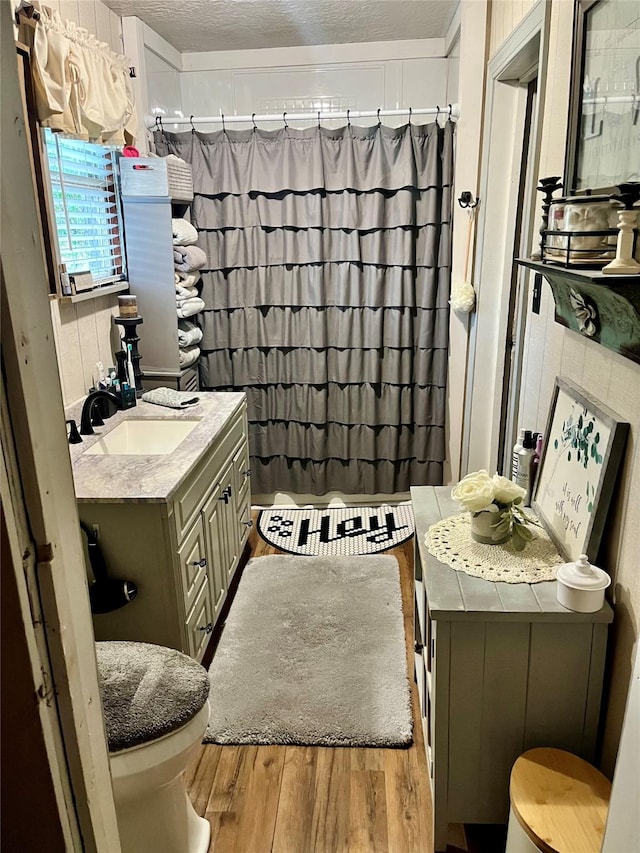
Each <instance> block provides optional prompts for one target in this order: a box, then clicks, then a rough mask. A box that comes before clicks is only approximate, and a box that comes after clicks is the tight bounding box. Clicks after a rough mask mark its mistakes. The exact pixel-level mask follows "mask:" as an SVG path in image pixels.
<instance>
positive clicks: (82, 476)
mask: <svg viewBox="0 0 640 853" xmlns="http://www.w3.org/2000/svg"><path fill="white" fill-rule="evenodd" d="M197 396H198V398H199V402H198V403H197V404H196V405H195V406H189V407H188V408H186V409H168V408H166V407H165V406H156V405H154V404H152V403H144V402H142V401H141V400H138V404H137V406H135V408H131V409H126V410H124V411H118V412H116V413H115V415H113V417H111V418H109V419H108V420H105V422H104V426H101V427H94V428H93V429H94V432H95V435H86V436H82V444H70V445H69V453H70V456H71V466H72V469H73V481H74V486H75V492H76V499H77V500H78V501H79V502H83V501H91V502H94V503H95V502H98V503H125V502H127V501H133V502H140V501H145V502H156V503H163V502H166V501H168V500H170V499H171V498H172V497H173V494H174V493H175V491H176V489H177V488H178V487H179V486H180V484H181V483H182V481H183V480H184V478H185V477H186V476H187V474H189V472H190V471H192V470H193V469H194V468H195V466H196V465H197V464H198V461H199V460H200V458H201V457H202V456H203V455H204V454H205V453H206V451H207V450H208V449H209V448H210V447H211V446H212V445H213V444H214V443H215V442H216V440H217V438H218V436H219V435H220V433H221V431H222V430H223V428H224V427H225V424H226V423H227V422H228V420H229V418H230V417H231V415H233V414H234V412H236V411H237V410H238V409H239V408H240V406H241V405H242V402H243V401H244V398H245V395H244V394H241V393H235V392H211V391H198V392H197ZM81 411H82V404H78V405H76V406H73V407H71V408H69V409H68V410H67V413H66V417H67V418H74V419H75V420H76V422H77V424H78V428H80V413H81ZM127 418H135V419H136V420H142V419H145V418H148V419H149V420H164V419H167V420H195V419H201V421H200V423H199V424H198V425H197V426H196V427H195V429H193V430H192V432H191V433H190V434H189V435H188V436H187V437H186V438H185V439H184V440H183V441H182V442H181V443H180V444H179V445H178V447H177V448H176V449H175V450H174V451H173V452H172V453H170V454H166V455H154V456H151V455H145V456H142V455H140V456H136V455H107V456H99V455H92V454H86V453H85V451H86V450H88V449H89V448H90V447H91V446H92V445H93V444H95V443H96V442H97V441H99V439H100V438H101V437H102V436H104V435H106V434H107V433H108V432H109V431H110V430H112V429H113V428H114V427H115V426H117V425H118V424H119V423H121V422H122V421H123V420H125V419H127Z"/></svg>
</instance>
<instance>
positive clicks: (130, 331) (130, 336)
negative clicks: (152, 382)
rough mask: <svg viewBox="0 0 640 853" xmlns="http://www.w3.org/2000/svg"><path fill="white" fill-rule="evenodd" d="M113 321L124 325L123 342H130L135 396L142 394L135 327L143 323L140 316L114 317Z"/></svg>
mask: <svg viewBox="0 0 640 853" xmlns="http://www.w3.org/2000/svg"><path fill="white" fill-rule="evenodd" d="M113 322H114V323H115V324H116V325H117V326H123V327H124V342H125V344H131V361H132V362H133V375H134V376H135V379H136V397H140V396H142V390H143V389H142V371H141V370H140V358H141V356H140V353H139V352H138V341H139V340H140V338H139V337H138V335H137V332H136V327H137V326H139V325H140V324H141V323H143V322H144V321H143V319H142V317H114V318H113Z"/></svg>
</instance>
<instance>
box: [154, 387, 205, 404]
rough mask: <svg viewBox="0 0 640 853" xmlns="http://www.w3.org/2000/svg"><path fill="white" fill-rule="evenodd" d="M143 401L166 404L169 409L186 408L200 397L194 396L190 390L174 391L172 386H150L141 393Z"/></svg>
mask: <svg viewBox="0 0 640 853" xmlns="http://www.w3.org/2000/svg"><path fill="white" fill-rule="evenodd" d="M142 399H143V400H144V402H145V403H155V404H156V406H167V407H168V408H170V409H187V408H189V406H195V404H196V403H198V402H199V400H200V397H194V396H193V392H192V391H176V390H175V389H174V388H152V389H151V391H145V392H144V394H143V395H142Z"/></svg>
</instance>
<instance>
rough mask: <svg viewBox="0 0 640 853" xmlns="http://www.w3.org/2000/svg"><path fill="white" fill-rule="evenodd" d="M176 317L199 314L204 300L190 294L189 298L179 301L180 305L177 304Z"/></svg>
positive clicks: (202, 308) (202, 309)
mask: <svg viewBox="0 0 640 853" xmlns="http://www.w3.org/2000/svg"><path fill="white" fill-rule="evenodd" d="M176 307H177V311H178V317H181V318H182V319H185V318H186V317H193V315H194V314H199V313H200V311H204V307H205V305H204V300H202V299H200V297H199V296H192V297H191V298H190V299H185V300H184V302H181V303H180V305H177V306H176Z"/></svg>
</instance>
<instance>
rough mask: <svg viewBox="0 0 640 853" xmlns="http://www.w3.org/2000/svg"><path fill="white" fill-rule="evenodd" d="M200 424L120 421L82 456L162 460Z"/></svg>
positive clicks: (187, 421)
mask: <svg viewBox="0 0 640 853" xmlns="http://www.w3.org/2000/svg"><path fill="white" fill-rule="evenodd" d="M199 423H200V419H195V420H175V421H172V420H151V419H144V420H135V419H133V418H131V419H129V420H125V421H122V423H119V424H118V426H117V427H114V428H113V429H112V430H111V431H110V432H108V433H106V434H105V435H103V436H102V438H101V439H100V440H99V441H97V442H96V443H95V444H94V445H92V446H91V447H90V448H89V449H88V450H86V451H85V453H87V454H89V455H98V456H126V455H128V456H163V455H166V454H167V453H173V451H174V450H175V449H176V447H178V445H179V444H181V443H182V442H183V441H184V440H185V438H186V437H187V436H188V435H189V433H190V432H191V431H192V430H194V429H195V428H196V426H197V425H198V424H199Z"/></svg>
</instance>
